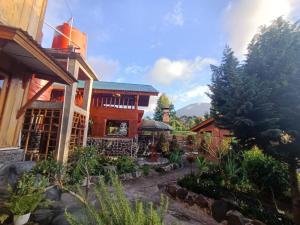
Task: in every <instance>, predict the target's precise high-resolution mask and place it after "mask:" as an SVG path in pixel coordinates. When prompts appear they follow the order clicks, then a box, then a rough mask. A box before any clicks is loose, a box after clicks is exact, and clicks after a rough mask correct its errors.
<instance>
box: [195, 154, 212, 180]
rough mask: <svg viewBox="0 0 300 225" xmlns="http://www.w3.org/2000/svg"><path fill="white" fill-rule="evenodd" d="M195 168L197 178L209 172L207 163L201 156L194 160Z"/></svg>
mask: <svg viewBox="0 0 300 225" xmlns="http://www.w3.org/2000/svg"><path fill="white" fill-rule="evenodd" d="M195 162H196V167H197V170H198V171H197V173H198V175H199V176H201V175H202V174H203V173H207V172H208V171H209V168H210V167H209V166H210V165H209V164H210V163H209V162H208V161H207V160H206V159H205V158H204V157H203V156H198V157H197V158H196V161H195Z"/></svg>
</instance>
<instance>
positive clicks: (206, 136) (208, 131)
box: [190, 118, 231, 158]
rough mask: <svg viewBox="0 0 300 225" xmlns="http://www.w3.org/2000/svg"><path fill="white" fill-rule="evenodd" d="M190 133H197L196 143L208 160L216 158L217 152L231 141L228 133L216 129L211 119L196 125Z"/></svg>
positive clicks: (224, 130)
mask: <svg viewBox="0 0 300 225" xmlns="http://www.w3.org/2000/svg"><path fill="white" fill-rule="evenodd" d="M190 131H192V132H196V133H197V135H196V138H197V142H198V143H200V148H202V149H200V150H202V153H206V154H207V156H209V157H210V158H216V156H217V152H218V151H219V150H220V149H221V148H222V147H224V145H226V144H227V143H228V142H230V141H231V134H230V131H229V130H226V129H222V128H219V127H217V126H216V124H215V120H214V119H213V118H209V119H207V120H205V121H203V122H201V123H200V124H197V125H196V126H194V127H192V128H191V129H190Z"/></svg>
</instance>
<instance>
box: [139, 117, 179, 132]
mask: <svg viewBox="0 0 300 225" xmlns="http://www.w3.org/2000/svg"><path fill="white" fill-rule="evenodd" d="M139 129H140V130H142V131H172V130H174V128H173V127H171V126H170V125H169V124H166V123H164V122H161V121H156V120H143V121H142V125H141V126H140V127H139Z"/></svg>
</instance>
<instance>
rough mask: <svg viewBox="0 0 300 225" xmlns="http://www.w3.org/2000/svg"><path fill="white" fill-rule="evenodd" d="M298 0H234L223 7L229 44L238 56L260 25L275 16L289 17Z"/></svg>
mask: <svg viewBox="0 0 300 225" xmlns="http://www.w3.org/2000/svg"><path fill="white" fill-rule="evenodd" d="M299 3H300V0H251V1H249V0H235V1H231V2H230V3H229V4H228V5H227V7H226V9H225V20H224V21H225V24H224V25H225V30H226V31H227V32H228V34H229V44H230V46H231V47H232V48H233V50H234V51H235V52H236V53H237V55H238V56H239V57H241V56H242V55H243V54H245V53H246V52H247V45H248V44H249V43H250V41H251V40H252V38H253V36H254V35H255V34H256V33H257V32H258V31H259V27H260V26H262V25H268V24H270V23H271V22H272V21H273V20H274V19H276V18H277V17H280V16H283V17H287V18H289V16H291V14H292V13H293V11H295V10H296V8H297V7H299V5H300V4H299Z"/></svg>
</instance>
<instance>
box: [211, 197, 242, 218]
mask: <svg viewBox="0 0 300 225" xmlns="http://www.w3.org/2000/svg"><path fill="white" fill-rule="evenodd" d="M236 209H237V205H235V204H234V203H233V202H231V201H229V200H226V199H221V200H216V201H214V203H213V204H212V206H211V210H212V216H213V218H214V219H215V220H216V221H217V222H219V223H220V222H221V221H223V220H225V219H226V213H227V212H228V211H229V210H236Z"/></svg>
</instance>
